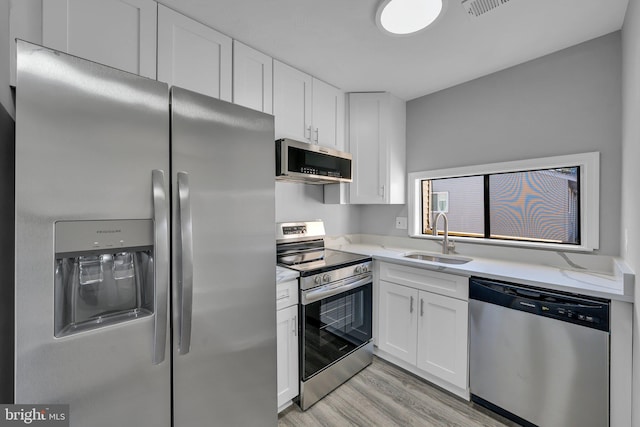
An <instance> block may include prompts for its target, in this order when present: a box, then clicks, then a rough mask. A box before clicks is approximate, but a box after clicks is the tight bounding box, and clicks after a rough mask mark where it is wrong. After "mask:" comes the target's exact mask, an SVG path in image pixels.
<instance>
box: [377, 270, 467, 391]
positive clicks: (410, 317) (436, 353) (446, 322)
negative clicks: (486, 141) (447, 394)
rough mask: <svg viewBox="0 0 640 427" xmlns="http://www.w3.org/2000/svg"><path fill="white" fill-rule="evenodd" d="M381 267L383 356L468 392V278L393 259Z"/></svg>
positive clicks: (380, 341) (447, 386) (380, 337)
mask: <svg viewBox="0 0 640 427" xmlns="http://www.w3.org/2000/svg"><path fill="white" fill-rule="evenodd" d="M379 271H380V277H379V281H378V285H379V286H378V289H379V300H378V301H379V306H378V338H377V343H378V356H380V357H382V358H384V359H387V360H389V361H391V362H393V363H396V364H399V365H400V366H401V367H403V368H405V369H408V370H409V371H411V372H413V373H415V374H417V375H419V376H421V377H423V378H425V379H427V380H429V381H431V382H433V383H434V384H437V385H438V386H440V387H443V388H445V389H447V390H449V391H451V392H453V393H455V394H457V395H459V396H462V397H464V398H468V381H469V380H468V377H469V373H468V318H469V314H468V301H467V298H468V289H467V286H468V285H467V282H468V279H467V278H466V277H462V276H455V275H450V274H445V273H439V272H434V271H429V270H423V269H419V268H413V267H406V266H400V265H395V264H389V263H380V270H379ZM389 279H393V280H394V282H390V281H389ZM451 294H453V295H455V297H452V296H449V295H451Z"/></svg>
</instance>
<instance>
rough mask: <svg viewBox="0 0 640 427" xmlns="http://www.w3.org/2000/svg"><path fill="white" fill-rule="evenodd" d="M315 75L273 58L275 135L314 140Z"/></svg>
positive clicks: (308, 140) (277, 136)
mask: <svg viewBox="0 0 640 427" xmlns="http://www.w3.org/2000/svg"><path fill="white" fill-rule="evenodd" d="M311 84H312V77H311V76H310V75H308V74H305V73H303V72H302V71H299V70H296V69H295V68H293V67H290V66H288V65H286V64H283V63H282V62H280V61H276V60H274V61H273V114H274V116H275V133H276V139H280V138H291V139H295V140H298V141H306V142H311Z"/></svg>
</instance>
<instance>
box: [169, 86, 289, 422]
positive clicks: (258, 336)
mask: <svg viewBox="0 0 640 427" xmlns="http://www.w3.org/2000/svg"><path fill="white" fill-rule="evenodd" d="M171 91H172V95H171V96H172V99H171V102H172V112H171V115H172V118H171V120H172V125H171V129H172V131H171V132H172V136H171V137H172V160H171V161H172V175H173V176H172V182H173V188H174V189H175V188H178V183H177V181H178V174H183V173H187V174H188V188H187V190H188V191H187V195H188V200H186V199H187V197H186V196H185V192H184V191H183V192H182V195H183V197H182V198H183V200H180V201H178V200H177V198H178V197H179V195H178V194H177V193H178V192H177V191H174V194H173V200H174V203H173V213H174V214H173V218H174V221H176V222H174V224H173V227H172V232H173V233H174V234H173V254H174V260H173V262H174V268H173V269H172V271H173V284H174V287H173V307H174V309H173V324H174V325H180V324H181V322H182V321H183V320H184V319H181V317H180V313H181V311H182V307H181V304H180V301H182V300H181V295H182V293H181V292H180V289H181V286H182V283H181V281H182V280H183V278H182V275H181V274H178V273H179V272H184V271H185V268H184V266H182V265H177V263H178V262H186V263H189V262H191V263H192V268H193V276H192V279H193V288H192V292H193V299H192V305H193V309H192V319H191V331H190V334H191V342H190V348H189V349H188V352H186V350H187V349H185V348H180V347H179V343H178V342H177V335H178V334H177V333H174V336H173V339H174V343H173V357H174V395H175V397H174V424H175V425H176V426H180V427H200V426H202V425H205V424H211V425H213V424H215V425H221V426H245V427H250V426H267V425H276V424H277V414H276V412H277V401H276V397H277V396H276V395H277V389H276V317H275V316H276V310H275V301H276V298H275V276H274V266H275V259H276V258H275V257H276V255H275V243H274V242H275V228H274V224H275V201H274V198H275V195H274V193H275V181H274V174H275V165H274V161H273V159H274V158H275V148H274V143H273V139H274V131H273V117H272V116H270V115H267V114H264V113H260V112H257V111H254V110H249V109H247V108H244V107H240V106H238V105H233V104H229V103H226V102H224V101H219V100H217V99H213V98H209V97H206V96H203V95H199V94H196V93H193V92H189V91H186V90H183V89H179V88H176V87H173V88H172V89H171ZM181 176H182V178H181V181H184V177H185V176H184V175H181ZM182 184H183V186H184V182H182ZM185 201H186V202H187V203H188V207H189V208H190V211H191V212H190V216H191V221H192V222H191V227H189V226H188V224H179V223H177V222H178V219H179V218H180V213H179V212H178V210H179V209H180V206H181V205H180V203H182V208H183V209H184V207H185V205H184V202H185ZM182 215H183V216H184V215H185V214H184V210H183V213H182ZM186 219H187V218H182V220H183V221H184V220H186ZM183 226H184V228H186V230H183ZM189 228H191V230H189ZM185 232H189V234H190V235H191V236H192V242H191V244H192V246H193V256H192V259H191V260H189V259H188V257H187V256H185V255H186V254H187V253H188V252H189V248H182V247H180V245H181V244H182V243H181V242H187V243H186V244H189V239H181V238H180V237H181V236H180V235H179V233H182V234H184V233H185ZM182 237H184V236H182ZM176 254H182V256H181V257H176V256H175V255H176ZM187 267H188V266H187ZM186 270H188V268H187V269H186ZM186 276H189V275H188V274H187V275H185V277H186ZM187 278H188V277H187ZM176 285H177V286H176ZM187 320H188V319H187ZM183 338H185V337H183ZM183 343H184V342H183ZM183 353H184V354H183Z"/></svg>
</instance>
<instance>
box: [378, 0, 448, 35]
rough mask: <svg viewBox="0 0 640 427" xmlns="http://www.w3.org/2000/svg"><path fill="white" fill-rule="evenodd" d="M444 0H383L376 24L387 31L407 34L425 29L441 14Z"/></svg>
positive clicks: (395, 33)
mask: <svg viewBox="0 0 640 427" xmlns="http://www.w3.org/2000/svg"><path fill="white" fill-rule="evenodd" d="M442 1H443V0H383V1H382V2H381V3H380V6H378V11H377V13H376V24H377V25H378V27H379V28H380V29H381V30H383V31H384V32H386V33H389V34H392V35H399V36H406V35H409V34H414V33H416V32H418V31H421V30H423V29H425V28H426V27H427V26H429V25H430V24H432V23H433V21H435V20H436V18H438V16H440V15H441V13H442V9H443V5H442Z"/></svg>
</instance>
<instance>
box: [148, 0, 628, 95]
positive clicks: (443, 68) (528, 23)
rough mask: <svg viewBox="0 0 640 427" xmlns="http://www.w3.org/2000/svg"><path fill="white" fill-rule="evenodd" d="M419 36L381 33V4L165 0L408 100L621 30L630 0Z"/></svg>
mask: <svg viewBox="0 0 640 427" xmlns="http://www.w3.org/2000/svg"><path fill="white" fill-rule="evenodd" d="M444 1H445V6H444V12H443V13H444V15H443V16H441V17H440V18H439V19H438V20H437V21H436V23H435V24H434V25H433V26H432V27H429V28H427V29H426V30H425V31H423V32H421V33H418V34H416V35H414V36H404V37H391V36H388V35H385V34H383V33H382V32H381V31H380V30H379V29H378V27H377V26H376V24H375V14H376V8H377V6H378V4H379V3H380V2H381V0H322V1H319V0H160V3H163V4H165V5H166V6H168V7H170V8H172V9H174V10H176V11H178V12H181V13H183V14H184V15H187V16H189V17H191V18H193V19H195V20H197V21H200V22H202V23H204V24H206V25H208V26H210V27H212V28H215V29H217V30H218V31H220V32H222V33H225V34H227V35H229V36H231V37H233V38H234V39H237V40H239V41H241V42H243V43H245V44H247V45H249V46H252V47H254V48H256V49H258V50H260V51H262V52H264V53H266V54H268V55H270V56H272V57H274V58H276V59H278V60H280V61H282V62H286V63H288V64H289V65H292V66H294V67H296V68H298V69H300V70H302V71H305V72H307V73H309V74H312V75H314V76H315V77H318V78H320V79H322V80H325V81H326V82H328V83H331V84H333V85H335V86H338V87H340V88H341V89H343V90H344V91H347V92H355V91H389V92H392V93H394V94H395V95H397V96H399V97H401V98H403V99H406V100H410V99H413V98H417V97H420V96H422V95H426V94H428V93H432V92H436V91H438V90H441V89H444V88H447V87H450V86H454V85H456V84H459V83H462V82H465V81H469V80H472V79H475V78H477V77H481V76H483V75H487V74H490V73H493V72H495V71H498V70H501V69H504V68H507V67H510V66H513V65H516V64H520V63H522V62H525V61H528V60H531V59H534V58H537V57H540V56H543V55H545V54H548V53H551V52H555V51H557V50H560V49H563V48H566V47H569V46H572V45H575V44H578V43H581V42H583V41H587V40H590V39H592V38H595V37H599V36H602V35H604V34H607V33H610V32H612V31H616V30H619V29H620V28H621V27H622V23H623V20H624V14H625V11H626V9H627V3H628V1H629V0H509V1H508V2H505V3H504V4H502V5H501V6H499V7H497V8H495V9H493V10H492V11H490V12H487V13H485V14H483V15H481V16H480V17H473V16H471V15H468V14H467V13H466V11H465V9H464V7H463V6H462V0H444Z"/></svg>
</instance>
